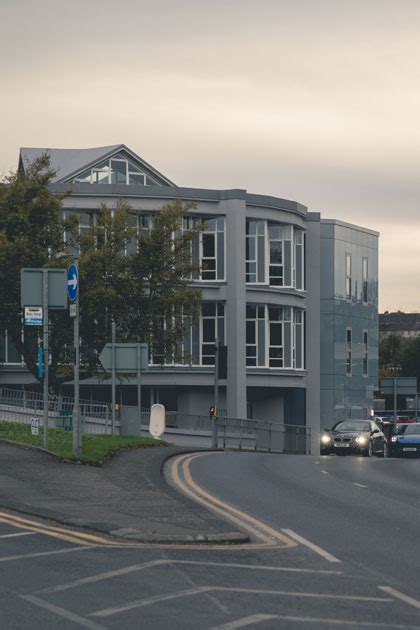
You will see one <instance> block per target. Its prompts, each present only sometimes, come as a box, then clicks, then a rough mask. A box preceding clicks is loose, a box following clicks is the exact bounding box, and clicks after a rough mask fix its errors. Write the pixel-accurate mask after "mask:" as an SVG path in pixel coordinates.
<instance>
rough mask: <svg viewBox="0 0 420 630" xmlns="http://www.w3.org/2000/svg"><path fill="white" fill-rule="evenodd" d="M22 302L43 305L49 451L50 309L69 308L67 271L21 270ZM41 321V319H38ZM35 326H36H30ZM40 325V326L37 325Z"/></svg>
mask: <svg viewBox="0 0 420 630" xmlns="http://www.w3.org/2000/svg"><path fill="white" fill-rule="evenodd" d="M20 279H21V286H20V291H21V292H20V301H21V306H22V308H25V307H36V308H38V309H39V308H41V306H40V305H42V313H43V318H42V332H43V364H44V420H43V422H44V448H45V449H48V393H49V392H48V367H49V354H48V352H49V347H48V327H49V317H48V309H49V308H53V309H64V308H67V292H66V270H65V269H44V268H40V269H21V270H20ZM38 320H39V318H38ZM29 325H34V324H29ZM35 325H38V326H39V324H35Z"/></svg>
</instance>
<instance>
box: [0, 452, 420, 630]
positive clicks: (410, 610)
mask: <svg viewBox="0 0 420 630" xmlns="http://www.w3.org/2000/svg"><path fill="white" fill-rule="evenodd" d="M177 471H178V472H179V482H180V483H181V485H184V487H185V488H186V491H189V492H194V493H196V495H197V497H198V498H199V499H200V501H202V502H209V504H211V505H212V507H213V509H218V510H220V511H221V512H222V513H223V512H224V513H225V514H226V515H227V517H228V518H235V519H236V520H237V522H238V523H243V526H244V527H248V531H249V532H252V531H255V538H254V540H253V542H252V543H251V544H250V545H248V546H245V545H244V546H240V547H239V546H238V547H235V548H234V547H227V548H223V549H221V548H217V547H215V548H191V547H190V548H188V547H187V548H181V547H176V548H175V547H172V548H165V547H155V548H152V547H142V546H139V545H137V546H132V547H129V546H126V545H125V546H118V545H109V543H107V541H106V540H104V542H100V541H98V540H96V541H92V540H89V539H87V538H83V536H82V535H80V534H78V533H77V532H73V533H71V531H70V533H69V532H68V531H65V532H59V531H57V530H55V529H54V525H53V524H51V523H50V524H48V523H38V524H37V525H34V523H33V522H32V523H31V522H30V521H31V519H29V518H27V520H25V521H19V520H17V518H21V517H17V516H16V515H10V514H9V515H7V514H6V515H5V513H0V573H1V579H0V597H1V600H2V601H1V610H2V628H6V629H9V628H19V629H26V628H27V629H29V628H31V630H33V629H34V628H36V629H38V628H39V629H42V630H43V629H44V628H45V629H47V628H55V627H57V626H58V625H60V627H61V628H69V629H70V628H75V627H85V628H117V627H118V628H121V627H124V628H204V629H207V628H214V629H215V628H218V629H221V628H224V629H225V630H233V629H234V628H242V627H258V628H261V629H262V630H266V629H267V628H270V629H271V628H287V629H288V628H297V629H303V628H308V627H315V628H342V627H343V626H344V627H354V628H361V629H363V628H414V627H416V628H420V584H419V582H420V580H419V572H418V569H417V567H418V564H419V559H420V536H419V532H418V523H419V522H420V496H419V490H418V489H419V487H420V462H418V461H414V462H413V461H402V460H380V459H376V458H372V459H366V458H357V457H354V458H353V457H344V458H339V457H304V456H292V455H268V454H255V453H222V454H214V453H206V454H200V455H198V456H189V455H184V456H181V458H179V461H176V462H174V463H173V464H172V467H171V472H172V474H173V477H174V478H175V480H176V473H177ZM185 484H187V486H185ZM17 525H19V527H17ZM57 536H58V537H57ZM60 536H61V538H60ZM404 600H405V601H404Z"/></svg>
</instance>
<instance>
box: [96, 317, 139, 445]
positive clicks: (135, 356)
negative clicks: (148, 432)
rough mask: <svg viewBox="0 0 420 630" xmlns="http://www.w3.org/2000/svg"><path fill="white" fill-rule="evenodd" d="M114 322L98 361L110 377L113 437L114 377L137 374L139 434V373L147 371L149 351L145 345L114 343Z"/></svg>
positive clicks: (113, 428)
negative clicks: (108, 340)
mask: <svg viewBox="0 0 420 630" xmlns="http://www.w3.org/2000/svg"><path fill="white" fill-rule="evenodd" d="M115 339H116V327H115V322H113V323H112V343H107V344H106V345H105V346H104V348H103V350H102V352H101V354H100V355H99V361H100V362H101V364H102V366H103V368H104V370H106V371H107V372H111V375H112V382H111V388H112V435H115V431H116V428H115V375H116V373H117V372H122V373H125V374H130V373H132V374H134V373H137V410H138V416H139V422H140V433H141V372H145V371H147V370H148V369H149V349H148V345H147V343H116V342H115Z"/></svg>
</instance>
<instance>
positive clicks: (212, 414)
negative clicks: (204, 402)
mask: <svg viewBox="0 0 420 630" xmlns="http://www.w3.org/2000/svg"><path fill="white" fill-rule="evenodd" d="M209 414H210V418H214V417H215V415H216V407H215V406H214V405H212V406H211V407H210V409H209Z"/></svg>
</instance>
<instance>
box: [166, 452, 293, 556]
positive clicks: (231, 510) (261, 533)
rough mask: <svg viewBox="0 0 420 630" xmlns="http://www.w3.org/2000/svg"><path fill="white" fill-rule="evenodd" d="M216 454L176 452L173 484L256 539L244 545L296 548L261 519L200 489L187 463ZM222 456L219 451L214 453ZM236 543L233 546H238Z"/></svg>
mask: <svg viewBox="0 0 420 630" xmlns="http://www.w3.org/2000/svg"><path fill="white" fill-rule="evenodd" d="M215 454H216V453H198V454H193V455H191V454H189V455H180V456H179V457H175V458H174V460H173V461H172V465H171V477H172V480H173V482H174V483H175V485H176V486H177V487H178V488H179V489H180V490H181V491H182V492H183V493H184V494H186V495H187V496H189V497H190V498H191V499H194V501H197V502H198V503H200V504H201V505H203V506H204V507H206V508H207V509H209V510H211V511H212V512H215V513H216V514H218V515H219V516H222V517H223V518H225V519H227V520H228V521H230V522H231V523H233V524H234V525H236V526H237V527H238V528H239V529H241V530H242V531H246V532H247V533H248V534H249V535H250V537H251V539H254V540H255V539H256V540H258V541H259V544H257V545H255V544H247V545H246V548H247V549H249V548H252V547H258V548H259V549H260V548H261V547H262V546H263V547H288V548H290V547H296V546H297V543H296V541H294V540H292V539H291V538H289V537H288V536H286V535H285V534H283V533H282V532H279V531H277V530H275V529H273V528H272V527H270V526H269V525H266V524H265V523H263V522H262V521H260V520H258V519H256V518H254V517H253V516H250V515H249V514H246V513H245V512H242V511H241V510H238V509H237V508H235V507H233V506H232V505H230V504H229V503H225V502H224V501H221V500H220V499H218V498H216V497H214V496H212V495H211V494H210V493H209V492H207V491H206V490H204V489H203V488H201V487H200V486H199V485H198V484H197V483H196V482H195V481H194V480H193V478H192V476H191V472H190V465H191V463H192V462H193V461H194V460H195V459H197V458H198V457H206V456H208V455H215ZM217 455H218V456H219V455H222V453H219V454H217ZM239 546H240V545H235V548H238V547H239Z"/></svg>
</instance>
